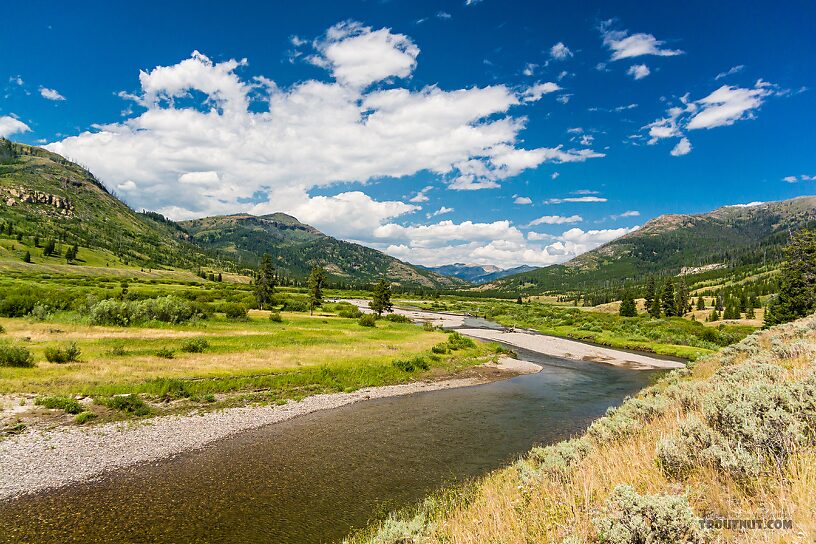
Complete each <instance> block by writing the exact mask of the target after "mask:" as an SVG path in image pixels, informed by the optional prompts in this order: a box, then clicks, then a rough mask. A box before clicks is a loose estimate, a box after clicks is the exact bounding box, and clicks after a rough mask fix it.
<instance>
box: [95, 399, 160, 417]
mask: <svg viewBox="0 0 816 544" xmlns="http://www.w3.org/2000/svg"><path fill="white" fill-rule="evenodd" d="M102 404H103V405H104V406H107V407H108V408H111V409H113V410H119V411H120V412H126V413H128V414H133V415H135V416H140V417H141V416H146V415H149V414H150V413H151V410H150V407H149V406H148V405H147V404H145V402H144V401H143V400H142V399H140V398H139V397H138V396H136V395H117V396H115V397H110V398H108V399H105V400H103V401H102Z"/></svg>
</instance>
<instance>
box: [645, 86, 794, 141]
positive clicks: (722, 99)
mask: <svg viewBox="0 0 816 544" xmlns="http://www.w3.org/2000/svg"><path fill="white" fill-rule="evenodd" d="M784 94H786V93H785V91H784V90H779V89H778V87H777V86H775V85H772V84H770V83H768V82H765V81H762V80H761V79H760V80H758V81H757V82H756V84H755V85H754V86H753V87H751V88H742V87H732V86H730V85H723V86H722V87H720V88H719V89H717V90H715V91H714V92H712V93H710V94H709V95H707V96H705V97H703V98H701V99H699V100H691V99H690V98H689V94H688V93H687V94H685V95H684V96H682V97H680V104H679V105H676V106H672V107H670V108H669V109H668V110H666V115H665V117H662V118H660V119H657V120H655V121H653V122H652V123H649V124H648V125H646V126H644V127H643V128H642V130H646V131H648V135H649V140H648V142H647V143H648V144H649V145H653V144H655V143H657V142H658V141H659V140H662V139H665V138H680V141H679V142H678V143H677V145H675V146H674V148H673V149H672V151H671V154H672V155H674V156H680V155H685V154H687V153H689V152H690V151H691V149H692V146H691V142H690V141H689V140H688V138H687V137H686V131H691V130H698V129H712V128H716V127H724V126H729V125H733V124H734V123H736V122H737V121H742V120H746V119H754V118H755V117H756V111H757V110H758V109H759V108H760V106H762V104H764V102H765V100H766V99H767V98H768V97H770V96H773V95H777V96H781V95H784Z"/></svg>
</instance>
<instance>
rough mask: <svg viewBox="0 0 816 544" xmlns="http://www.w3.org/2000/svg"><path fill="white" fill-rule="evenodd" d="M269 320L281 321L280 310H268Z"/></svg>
mask: <svg viewBox="0 0 816 544" xmlns="http://www.w3.org/2000/svg"><path fill="white" fill-rule="evenodd" d="M269 321H271V322H273V323H283V318H282V317H281V314H280V312H270V314H269Z"/></svg>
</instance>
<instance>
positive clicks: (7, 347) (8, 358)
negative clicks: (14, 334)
mask: <svg viewBox="0 0 816 544" xmlns="http://www.w3.org/2000/svg"><path fill="white" fill-rule="evenodd" d="M0 366H13V367H32V366H34V356H33V355H31V352H30V351H28V348H26V347H23V346H14V345H11V344H6V343H0Z"/></svg>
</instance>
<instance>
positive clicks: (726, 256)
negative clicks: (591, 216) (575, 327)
mask: <svg viewBox="0 0 816 544" xmlns="http://www.w3.org/2000/svg"><path fill="white" fill-rule="evenodd" d="M814 224H816V197H814V196H804V197H798V198H794V199H791V200H784V201H780V202H765V203H760V204H752V205H747V206H725V207H723V208H718V209H716V210H714V211H712V212H709V213H704V214H700V215H662V216H660V217H657V218H655V219H653V220H651V221H649V222H647V223H646V224H645V225H643V227H641V228H640V229H638V230H636V231H634V232H631V233H629V234H627V235H625V236H622V237H621V238H618V239H617V240H613V241H612V242H609V243H607V244H605V245H603V246H601V247H599V248H596V249H594V250H592V251H588V252H587V253H584V254H583V255H579V256H578V257H575V258H574V259H572V260H570V261H569V262H567V263H565V264H563V265H553V266H548V267H546V268H540V269H538V270H534V271H532V272H525V273H522V274H516V275H513V276H507V277H505V278H501V279H499V280H496V281H493V282H491V283H489V284H487V285H484V286H481V289H482V290H491V289H495V290H498V291H506V292H507V291H512V292H524V293H531V294H532V293H543V292H555V293H565V292H569V291H576V290H588V289H599V288H607V287H614V286H616V285H617V286H620V285H623V284H624V283H625V282H628V283H632V282H640V281H643V280H644V279H645V278H646V277H647V276H648V275H652V274H654V275H672V276H673V275H678V274H680V273H681V272H682V273H684V274H695V273H705V272H709V273H710V272H711V271H717V273H720V274H722V275H726V274H727V273H728V271H729V270H733V269H734V268H737V267H752V266H753V267H758V266H762V265H767V264H774V263H778V262H779V261H780V260H781V258H782V248H783V247H784V245H785V243H786V242H787V239H788V236H789V233H790V231H792V230H796V229H798V228H801V227H809V226H813V225H814Z"/></svg>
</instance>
